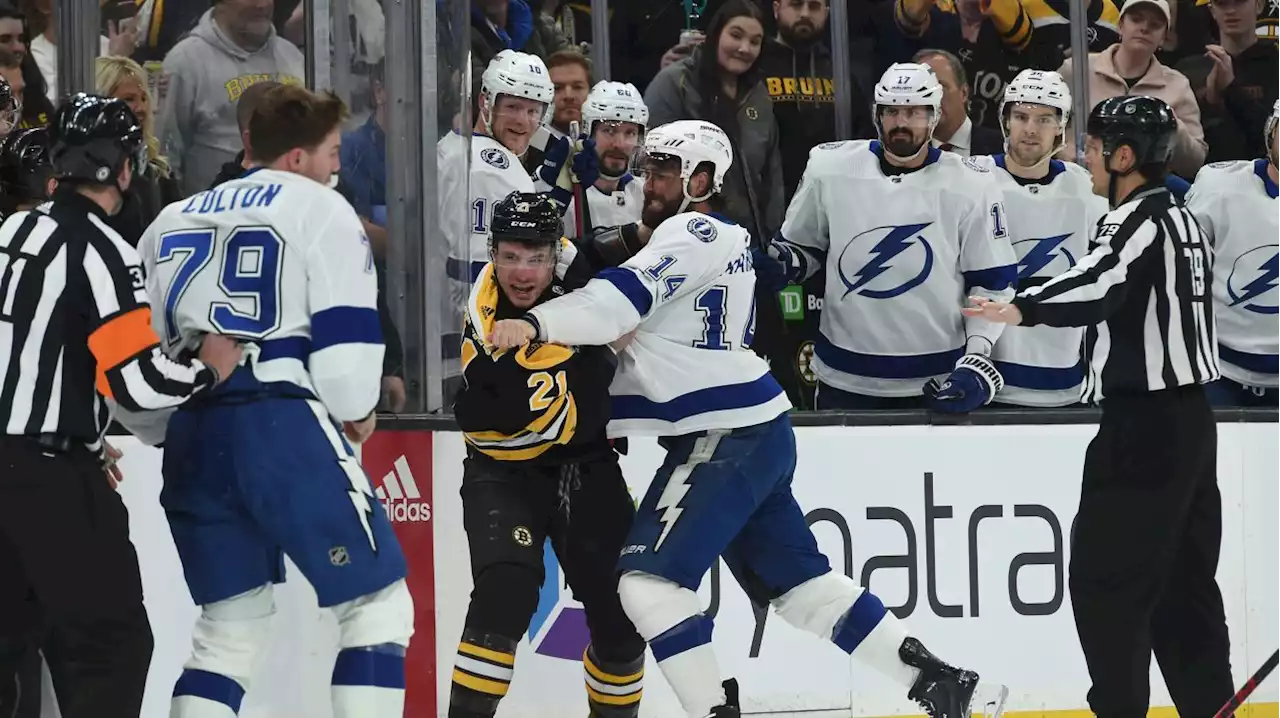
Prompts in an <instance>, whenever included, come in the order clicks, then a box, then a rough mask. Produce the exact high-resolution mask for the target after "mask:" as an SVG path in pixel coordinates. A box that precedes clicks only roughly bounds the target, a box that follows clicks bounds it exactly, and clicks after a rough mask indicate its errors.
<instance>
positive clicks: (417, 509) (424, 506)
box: [373, 456, 431, 524]
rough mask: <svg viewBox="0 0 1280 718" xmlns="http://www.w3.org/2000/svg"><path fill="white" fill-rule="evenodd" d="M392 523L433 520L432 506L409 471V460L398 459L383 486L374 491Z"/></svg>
mask: <svg viewBox="0 0 1280 718" xmlns="http://www.w3.org/2000/svg"><path fill="white" fill-rule="evenodd" d="M373 493H374V495H375V496H377V497H378V500H379V501H381V502H382V507H383V508H384V509H385V510H386V512H387V518H388V519H390V520H391V523H393V524H395V523H420V522H421V523H425V522H427V521H430V520H431V504H429V503H427V501H426V500H425V499H423V498H422V491H421V490H419V489H418V481H417V480H416V479H414V478H413V472H412V471H410V470H409V460H408V459H406V458H405V457H404V456H401V457H400V458H398V459H396V460H395V462H394V463H393V464H392V468H391V471H388V472H387V475H386V476H383V477H382V486H379V487H378V488H376V489H374V492H373Z"/></svg>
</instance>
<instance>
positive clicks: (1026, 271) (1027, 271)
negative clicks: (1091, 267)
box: [1016, 233, 1076, 281]
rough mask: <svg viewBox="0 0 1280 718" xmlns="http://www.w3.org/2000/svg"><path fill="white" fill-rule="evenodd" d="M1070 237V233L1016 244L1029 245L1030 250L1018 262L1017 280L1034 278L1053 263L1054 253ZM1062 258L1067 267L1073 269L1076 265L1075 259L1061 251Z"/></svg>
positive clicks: (1026, 240)
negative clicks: (1063, 257) (1065, 261)
mask: <svg viewBox="0 0 1280 718" xmlns="http://www.w3.org/2000/svg"><path fill="white" fill-rule="evenodd" d="M1070 237H1071V234H1070V233H1067V234H1059V235H1057V236H1055V237H1045V238H1043V239H1024V240H1022V241H1020V242H1016V244H1030V245H1031V249H1030V250H1029V251H1028V252H1027V253H1026V254H1025V255H1023V257H1022V259H1020V260H1018V280H1019V281H1021V280H1024V279H1030V278H1031V277H1034V276H1036V275H1037V274H1039V273H1040V272H1041V270H1043V269H1044V268H1045V267H1047V266H1049V263H1050V262H1052V261H1053V256H1054V252H1056V251H1057V249H1058V247H1060V246H1062V243H1063V242H1065V241H1067V240H1068V239H1069V238H1070ZM1062 254H1063V256H1065V257H1066V258H1067V266H1071V267H1074V266H1075V264H1076V260H1075V257H1072V256H1071V253H1070V252H1068V251H1067V250H1065V249H1064V250H1062Z"/></svg>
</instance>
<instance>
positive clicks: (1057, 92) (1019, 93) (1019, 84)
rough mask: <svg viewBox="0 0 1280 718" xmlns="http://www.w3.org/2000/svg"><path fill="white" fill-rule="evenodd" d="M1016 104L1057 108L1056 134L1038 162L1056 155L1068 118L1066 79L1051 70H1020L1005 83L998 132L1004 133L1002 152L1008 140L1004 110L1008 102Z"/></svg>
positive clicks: (1068, 92)
mask: <svg viewBox="0 0 1280 718" xmlns="http://www.w3.org/2000/svg"><path fill="white" fill-rule="evenodd" d="M1016 104H1029V105H1044V106H1045V107H1052V108H1053V109H1055V110H1057V111H1058V118H1059V121H1058V134H1057V136H1056V137H1055V139H1054V142H1053V149H1052V150H1050V151H1049V154H1048V155H1046V156H1044V157H1042V158H1040V162H1044V161H1045V160H1046V159H1048V158H1049V157H1052V156H1053V155H1055V154H1057V152H1058V150H1060V149H1062V146H1063V145H1065V144H1066V142H1067V133H1066V128H1067V122H1069V121H1070V120H1071V88H1070V87H1068V86H1067V81H1066V80H1064V79H1062V75H1059V74H1058V73H1056V72H1054V71H1053V70H1023V71H1022V72H1019V73H1018V74H1017V76H1015V77H1014V78H1013V81H1012V82H1010V83H1009V84H1008V85H1006V86H1005V88H1004V99H1003V100H1001V101H1000V131H1001V132H1002V133H1003V134H1004V140H1005V151H1006V152H1008V142H1009V115H1008V114H1006V112H1007V110H1008V109H1009V106H1010V105H1016ZM1036 164H1039V162H1037V163H1036Z"/></svg>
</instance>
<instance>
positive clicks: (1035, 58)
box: [993, 0, 1120, 104]
mask: <svg viewBox="0 0 1280 718" xmlns="http://www.w3.org/2000/svg"><path fill="white" fill-rule="evenodd" d="M1005 3H1020V4H1021V5H1022V8H1023V10H1025V11H1026V13H1027V17H1028V18H1029V19H1030V20H1031V25H1032V28H1033V29H1032V31H1031V33H1032V34H1031V42H1030V43H1029V45H1028V50H1029V51H1030V52H1031V55H1032V58H1031V60H1030V62H1031V64H1033V65H1036V66H1038V67H1046V68H1047V67H1058V66H1059V65H1061V64H1062V61H1063V60H1065V59H1067V58H1068V57H1070V55H1071V18H1070V17H1069V15H1070V13H1069V12H1068V7H1069V3H1065V2H1060V0H993V4H994V5H996V6H1000V5H1002V4H1005ZM1007 13H1008V11H1007V10H1002V11H1001V12H1000V14H1001V15H1006V16H1007ZM1085 14H1086V15H1087V16H1088V20H1089V27H1088V29H1087V32H1088V38H1089V52H1102V51H1103V50H1105V49H1107V48H1108V47H1111V46H1112V45H1114V44H1116V43H1117V42H1119V41H1120V8H1119V7H1118V6H1117V5H1116V3H1115V2H1113V0H1085ZM996 104H999V102H998V101H997V103H996Z"/></svg>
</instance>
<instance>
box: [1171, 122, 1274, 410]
mask: <svg viewBox="0 0 1280 718" xmlns="http://www.w3.org/2000/svg"><path fill="white" fill-rule="evenodd" d="M1278 125H1280V101H1277V102H1276V104H1275V107H1274V109H1273V110H1272V112H1271V119H1270V120H1268V121H1267V127H1266V133H1267V137H1266V143H1267V157H1266V158H1264V159H1257V160H1249V161H1242V162H1215V163H1214V164H1211V165H1208V166H1206V167H1205V168H1203V169H1201V170H1200V172H1199V174H1197V175H1196V181H1195V184H1193V185H1192V186H1191V192H1190V194H1188V195H1187V207H1188V208H1189V209H1190V210H1191V212H1192V213H1193V214H1194V215H1195V216H1196V220H1197V221H1198V222H1199V223H1200V226H1201V227H1202V228H1203V229H1204V233H1205V235H1206V236H1207V237H1208V239H1209V241H1210V242H1212V243H1213V254H1214V263H1213V304H1214V314H1215V316H1216V318H1217V320H1218V357H1219V359H1220V362H1221V364H1220V366H1221V367H1222V379H1220V380H1218V381H1217V382H1215V383H1213V384H1210V385H1209V386H1208V387H1207V391H1208V393H1209V399H1210V401H1212V402H1213V403H1215V404H1218V405H1222V406H1271V407H1274V406H1275V405H1276V402H1277V386H1280V376H1277V374H1280V366H1278V362H1277V359H1276V356H1277V354H1278V353H1280V336H1277V328H1276V314H1277V313H1278V312H1280V308H1278V305H1280V290H1277V289H1276V284H1277V279H1278V278H1280V264H1277V262H1278V261H1280V259H1278V256H1280V255H1278V250H1280V247H1277V237H1278V236H1280V220H1278V219H1277V214H1276V154H1277V134H1276V133H1277V126H1278Z"/></svg>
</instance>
